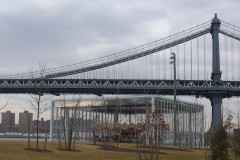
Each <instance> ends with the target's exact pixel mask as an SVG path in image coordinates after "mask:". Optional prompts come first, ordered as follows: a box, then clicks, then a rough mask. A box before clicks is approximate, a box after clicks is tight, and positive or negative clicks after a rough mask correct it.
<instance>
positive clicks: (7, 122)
mask: <svg viewBox="0 0 240 160" xmlns="http://www.w3.org/2000/svg"><path fill="white" fill-rule="evenodd" d="M14 126H15V113H11V111H6V112H3V113H2V124H1V130H2V131H12V130H13V129H14Z"/></svg>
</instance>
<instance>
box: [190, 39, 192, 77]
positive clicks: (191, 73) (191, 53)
mask: <svg viewBox="0 0 240 160" xmlns="http://www.w3.org/2000/svg"><path fill="white" fill-rule="evenodd" d="M190 48H191V53H190V54H191V80H192V40H191V47H190Z"/></svg>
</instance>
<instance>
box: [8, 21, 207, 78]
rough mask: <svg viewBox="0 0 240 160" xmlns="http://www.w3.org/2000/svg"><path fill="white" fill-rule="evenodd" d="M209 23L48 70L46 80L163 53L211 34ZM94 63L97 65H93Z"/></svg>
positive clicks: (36, 72) (35, 73) (33, 73)
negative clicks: (110, 53) (106, 54)
mask: <svg viewBox="0 0 240 160" xmlns="http://www.w3.org/2000/svg"><path fill="white" fill-rule="evenodd" d="M209 22H210V21H208V22H206V23H203V24H201V25H198V26H196V27H193V28H191V29H188V30H185V31H183V32H180V33H177V34H174V35H172V36H169V37H166V38H163V39H160V40H157V41H154V42H151V43H148V44H145V45H142V46H139V47H135V48H133V49H129V50H127V51H122V52H118V53H115V54H112V55H110V56H105V57H100V58H98V59H93V60H89V61H85V62H81V63H77V64H73V65H68V66H63V67H58V68H52V69H47V70H46V72H47V73H48V74H47V75H46V78H57V77H64V76H67V75H73V74H78V73H83V72H89V71H91V70H96V69H100V68H105V67H108V66H111V65H116V64H119V63H123V62H126V61H130V60H133V59H136V58H139V57H142V56H146V55H149V54H152V53H155V52H158V51H161V50H163V49H167V48H169V47H170V46H175V45H178V44H181V43H183V42H185V41H189V40H190V39H194V38H196V37H197V36H201V35H204V34H207V33H209V32H210V27H209V24H210V23H209ZM203 27H209V28H207V29H205V30H203ZM200 29H201V35H197V33H196V30H200ZM170 42H171V43H170ZM93 63H94V64H95V65H93ZM39 73H40V71H35V72H31V75H34V77H35V78H38V77H39ZM21 75H22V76H23V77H28V78H29V75H30V74H29V73H22V74H21ZM8 77H9V78H15V77H16V75H8Z"/></svg>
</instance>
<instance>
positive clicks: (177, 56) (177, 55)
mask: <svg viewBox="0 0 240 160" xmlns="http://www.w3.org/2000/svg"><path fill="white" fill-rule="evenodd" d="M179 55H180V54H179V45H177V54H176V58H177V70H176V71H177V79H180V78H179V71H180V70H179V58H180V56H179Z"/></svg>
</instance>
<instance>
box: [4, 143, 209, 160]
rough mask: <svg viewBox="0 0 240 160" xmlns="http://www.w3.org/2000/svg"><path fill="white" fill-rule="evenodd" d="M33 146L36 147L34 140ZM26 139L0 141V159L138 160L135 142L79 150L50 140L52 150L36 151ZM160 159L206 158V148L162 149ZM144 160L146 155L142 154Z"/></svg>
mask: <svg viewBox="0 0 240 160" xmlns="http://www.w3.org/2000/svg"><path fill="white" fill-rule="evenodd" d="M39 143H40V145H39V148H43V142H39ZM31 145H32V147H35V142H33V143H32V144H31ZM26 147H27V142H26V141H0V160H115V159H116V160H138V154H137V152H136V147H135V145H133V144H120V148H122V150H124V149H125V150H128V152H124V151H121V152H120V151H105V150H102V149H101V147H100V146H94V145H92V144H89V143H77V144H76V149H77V150H78V151H74V152H69V151H60V150H58V143H57V142H48V144H47V149H48V150H50V151H51V152H35V151H29V150H25V149H24V148H26ZM160 152H161V154H160V157H159V159H164V160H174V159H177V160H192V159H194V160H204V153H205V152H207V154H209V151H206V150H189V151H175V150H171V149H170V150H169V149H161V150H160ZM142 159H143V160H144V159H145V158H144V155H143V154H142Z"/></svg>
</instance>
